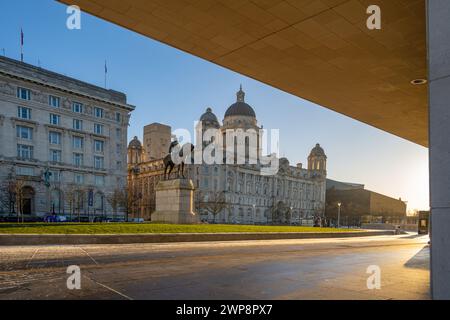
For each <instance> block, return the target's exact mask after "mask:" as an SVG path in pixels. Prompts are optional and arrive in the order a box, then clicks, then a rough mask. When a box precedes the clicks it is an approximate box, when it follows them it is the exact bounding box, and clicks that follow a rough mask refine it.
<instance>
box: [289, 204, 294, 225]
mask: <svg viewBox="0 0 450 320" xmlns="http://www.w3.org/2000/svg"><path fill="white" fill-rule="evenodd" d="M292 209H294V207H291V211H289V225H292Z"/></svg>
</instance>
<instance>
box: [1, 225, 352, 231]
mask: <svg viewBox="0 0 450 320" xmlns="http://www.w3.org/2000/svg"><path fill="white" fill-rule="evenodd" d="M349 231H357V230H352V229H334V228H313V227H297V226H254V225H225V224H190V225H180V224H160V223H24V224H21V223H0V234H6V233H22V234H24V233H29V234H117V233H215V232H217V233H218V232H349Z"/></svg>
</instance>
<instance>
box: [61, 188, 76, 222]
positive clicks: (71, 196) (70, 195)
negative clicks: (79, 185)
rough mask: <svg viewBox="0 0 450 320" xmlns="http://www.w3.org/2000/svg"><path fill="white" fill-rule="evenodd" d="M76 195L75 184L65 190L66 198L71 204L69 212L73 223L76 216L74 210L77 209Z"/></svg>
mask: <svg viewBox="0 0 450 320" xmlns="http://www.w3.org/2000/svg"><path fill="white" fill-rule="evenodd" d="M75 194H76V188H75V186H74V185H73V184H69V185H67V186H66V188H65V189H64V198H65V200H66V201H67V203H68V204H69V212H70V221H72V216H73V214H74V208H75V197H76V196H75Z"/></svg>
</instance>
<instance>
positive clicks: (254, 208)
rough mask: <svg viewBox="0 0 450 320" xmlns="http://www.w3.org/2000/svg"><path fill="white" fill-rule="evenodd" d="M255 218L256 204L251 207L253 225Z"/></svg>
mask: <svg viewBox="0 0 450 320" xmlns="http://www.w3.org/2000/svg"><path fill="white" fill-rule="evenodd" d="M255 217H256V204H254V205H253V224H255Z"/></svg>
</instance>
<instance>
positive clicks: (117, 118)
mask: <svg viewBox="0 0 450 320" xmlns="http://www.w3.org/2000/svg"><path fill="white" fill-rule="evenodd" d="M121 120H122V115H121V114H120V112H116V121H117V122H120V121H121Z"/></svg>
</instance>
